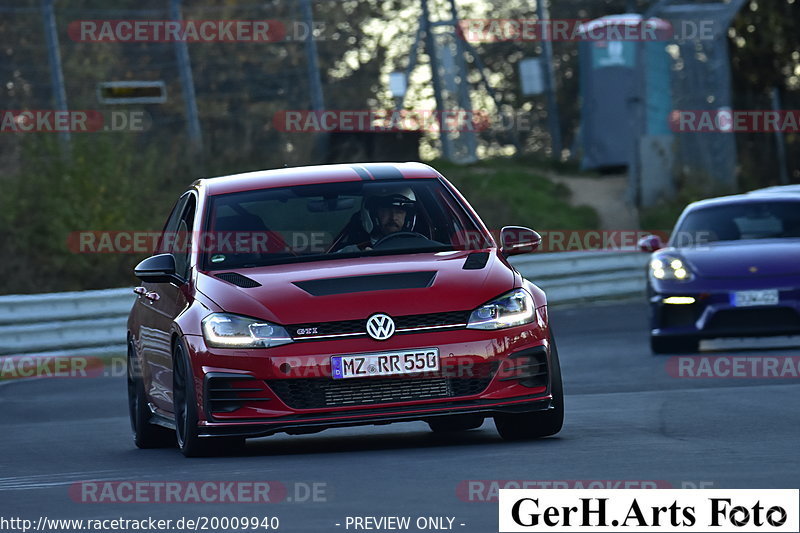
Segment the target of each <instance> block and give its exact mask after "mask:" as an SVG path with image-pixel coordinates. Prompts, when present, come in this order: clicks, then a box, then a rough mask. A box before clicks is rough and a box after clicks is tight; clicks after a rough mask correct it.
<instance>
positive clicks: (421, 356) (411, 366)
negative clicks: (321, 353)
mask: <svg viewBox="0 0 800 533" xmlns="http://www.w3.org/2000/svg"><path fill="white" fill-rule="evenodd" d="M331 370H332V373H333V379H347V378H363V377H372V376H397V375H402V374H417V373H419V372H430V371H434V370H439V348H420V349H418V350H402V351H397V352H376V353H362V354H358V355H335V356H333V357H331Z"/></svg>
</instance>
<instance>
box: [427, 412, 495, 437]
mask: <svg viewBox="0 0 800 533" xmlns="http://www.w3.org/2000/svg"><path fill="white" fill-rule="evenodd" d="M482 425H483V417H482V416H474V415H452V416H442V417H439V418H432V419H431V420H428V426H430V428H431V431H433V432H434V433H456V432H459V431H469V430H470V429H477V428H479V427H481V426H482Z"/></svg>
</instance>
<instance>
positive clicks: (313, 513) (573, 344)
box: [0, 303, 800, 532]
mask: <svg viewBox="0 0 800 533" xmlns="http://www.w3.org/2000/svg"><path fill="white" fill-rule="evenodd" d="M552 323H553V326H554V328H555V331H556V335H557V338H558V342H559V350H560V353H561V364H562V368H563V374H564V383H565V391H566V423H565V427H564V430H563V431H562V432H561V433H560V434H559V435H558V436H557V437H556V438H550V439H544V440H541V441H536V442H527V443H506V442H503V441H501V440H500V438H499V437H498V436H497V434H496V432H495V429H494V425H493V424H492V423H491V421H487V422H485V423H484V425H483V426H482V427H481V428H480V429H478V430H473V431H469V432H466V433H462V434H459V435H457V436H452V437H440V436H437V435H434V434H433V433H431V432H430V431H429V430H428V428H427V425H425V424H424V423H405V424H393V425H389V426H379V427H375V426H365V427H359V428H347V429H339V430H329V431H326V432H322V433H318V434H315V435H305V436H288V435H278V436H273V437H268V438H264V439H259V440H254V441H248V445H247V447H246V449H245V450H244V451H242V452H241V453H238V454H236V455H233V456H225V457H215V458H201V459H185V458H184V457H183V456H181V455H180V453H179V452H178V451H177V450H176V449H162V450H137V449H135V448H134V446H133V442H132V440H131V438H130V430H129V424H128V417H127V412H126V397H125V382H124V379H123V378H121V377H115V378H92V379H39V380H28V381H15V382H10V383H9V382H6V383H4V384H2V385H0V435H1V436H0V442H1V443H2V446H0V450H1V452H0V453H2V461H1V462H0V517H22V518H27V519H31V520H33V521H34V522H36V521H37V520H38V518H39V517H40V516H46V517H48V518H64V519H66V518H83V519H87V518H98V519H114V518H125V519H142V518H146V517H149V516H152V517H157V518H163V519H173V520H177V519H179V518H181V517H190V518H191V517H194V518H196V517H198V516H207V517H212V516H216V517H224V516H228V517H230V516H262V517H263V516H277V517H278V518H279V519H280V527H279V531H330V532H336V531H354V529H353V528H352V527H350V528H349V529H346V527H345V525H346V518H347V517H348V516H410V517H411V519H412V522H411V524H412V527H411V529H409V530H408V531H417V529H416V526H415V525H414V521H415V520H416V519H417V517H428V516H433V517H453V518H454V521H453V526H452V527H453V530H454V531H464V532H492V531H497V504H496V503H494V502H491V501H483V500H485V499H486V498H487V497H489V496H491V494H490V491H491V490H492V485H490V484H486V483H484V484H483V485H475V484H473V485H470V486H471V487H473V489H475V490H474V491H473V492H472V493H470V492H469V491H466V492H461V493H459V491H458V489H459V487H461V488H462V489H463V488H464V487H465V482H467V481H468V480H538V481H556V480H573V481H581V480H585V481H587V482H588V481H589V480H629V481H636V480H642V481H651V482H653V481H654V482H658V483H659V486H673V487H676V488H681V487H683V486H687V487H692V486H696V485H700V483H704V486H706V487H709V488H797V487H798V486H800V460H799V459H800V458H799V457H798V442H799V441H800V380H798V379H797V378H794V379H792V378H788V379H682V378H676V377H672V376H671V375H670V374H669V373H668V372H667V370H666V369H667V364H668V361H669V356H652V355H651V354H650V352H649V348H648V345H647V334H646V331H647V311H646V308H645V307H644V305H641V304H639V303H627V304H614V305H606V306H592V307H584V308H581V309H563V310H554V311H553V312H552ZM745 346H750V349H737V350H735V351H731V350H717V351H713V352H706V353H705V355H708V356H710V357H722V356H728V355H737V356H747V357H765V356H775V355H798V353H799V352H798V349H797V347H793V348H791V347H787V348H765V347H764V346H765V345H764V344H763V343H758V342H756V343H755V344H750V345H745ZM90 480H110V481H139V482H141V481H176V480H182V481H188V480H196V481H207V480H215V481H235V480H241V481H265V480H268V481H278V482H280V483H282V484H283V486H285V487H286V488H287V490H288V493H287V495H286V496H287V497H286V498H285V499H283V501H281V502H280V503H268V504H263V503H262V504H245V503H242V504H230V503H204V504H195V503H179V504H175V503H160V504H151V503H81V502H80V501H76V499H77V500H80V497H78V498H74V497H73V496H74V495H73V496H70V487H72V488H73V491H74V490H75V486H74V484H75V483H78V482H82V481H90ZM315 483H316V484H317V487H318V491H320V492H318V494H317V498H316V500H318V501H310V500H313V499H314V498H313V497H311V498H308V497H307V490H306V489H307V488H308V487H309V486H311V485H312V484H315ZM481 487H483V488H481ZM494 488H496V485H495V486H494ZM290 500H291V501H290ZM298 500H302V501H298ZM445 523H446V521H445ZM337 524H340V525H338V526H337ZM462 524H463V525H462ZM172 530H175V529H172ZM62 531H64V530H63V529H62ZM260 531H263V530H260ZM380 531H386V530H380Z"/></svg>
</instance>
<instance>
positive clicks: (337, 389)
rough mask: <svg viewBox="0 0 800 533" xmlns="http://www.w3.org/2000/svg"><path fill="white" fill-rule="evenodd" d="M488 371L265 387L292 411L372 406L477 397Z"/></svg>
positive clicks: (306, 380)
mask: <svg viewBox="0 0 800 533" xmlns="http://www.w3.org/2000/svg"><path fill="white" fill-rule="evenodd" d="M492 368H493V367H491V368H490V367H488V366H487V370H486V371H479V372H475V373H473V374H472V375H473V376H474V377H442V376H434V377H426V376H419V377H413V378H409V377H373V378H351V379H330V378H301V379H276V380H269V381H267V385H269V387H270V388H271V389H272V390H273V392H274V393H275V394H276V395H277V396H278V398H280V399H281V401H283V403H285V404H286V405H288V406H289V407H291V408H292V409H319V408H323V407H346V406H350V405H375V404H381V403H392V402H410V401H418V400H432V399H436V398H454V397H458V396H471V395H473V394H480V393H481V392H483V391H484V390H486V387H488V386H489V382H490V381H491V380H492V376H493V375H494V371H493V369H492Z"/></svg>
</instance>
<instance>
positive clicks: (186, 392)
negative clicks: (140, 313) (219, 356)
mask: <svg viewBox="0 0 800 533" xmlns="http://www.w3.org/2000/svg"><path fill="white" fill-rule="evenodd" d="M172 365H173V366H172V396H173V401H174V409H175V434H176V436H177V439H178V447H179V448H180V450H181V453H182V454H183V455H184V456H186V457H205V456H209V455H217V454H220V453H224V452H226V451H230V450H231V449H235V448H239V447H241V446H243V445H244V439H243V438H239V437H229V438H226V437H200V436H199V435H198V431H197V422H198V418H197V402H196V400H195V398H196V396H195V390H194V379H193V378H192V367H191V364H190V362H189V356H188V354H187V352H186V350H185V349H184V347H183V345H182V344H181V342H180V341H178V342H177V343H175V348H174V350H173V361H172Z"/></svg>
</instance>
